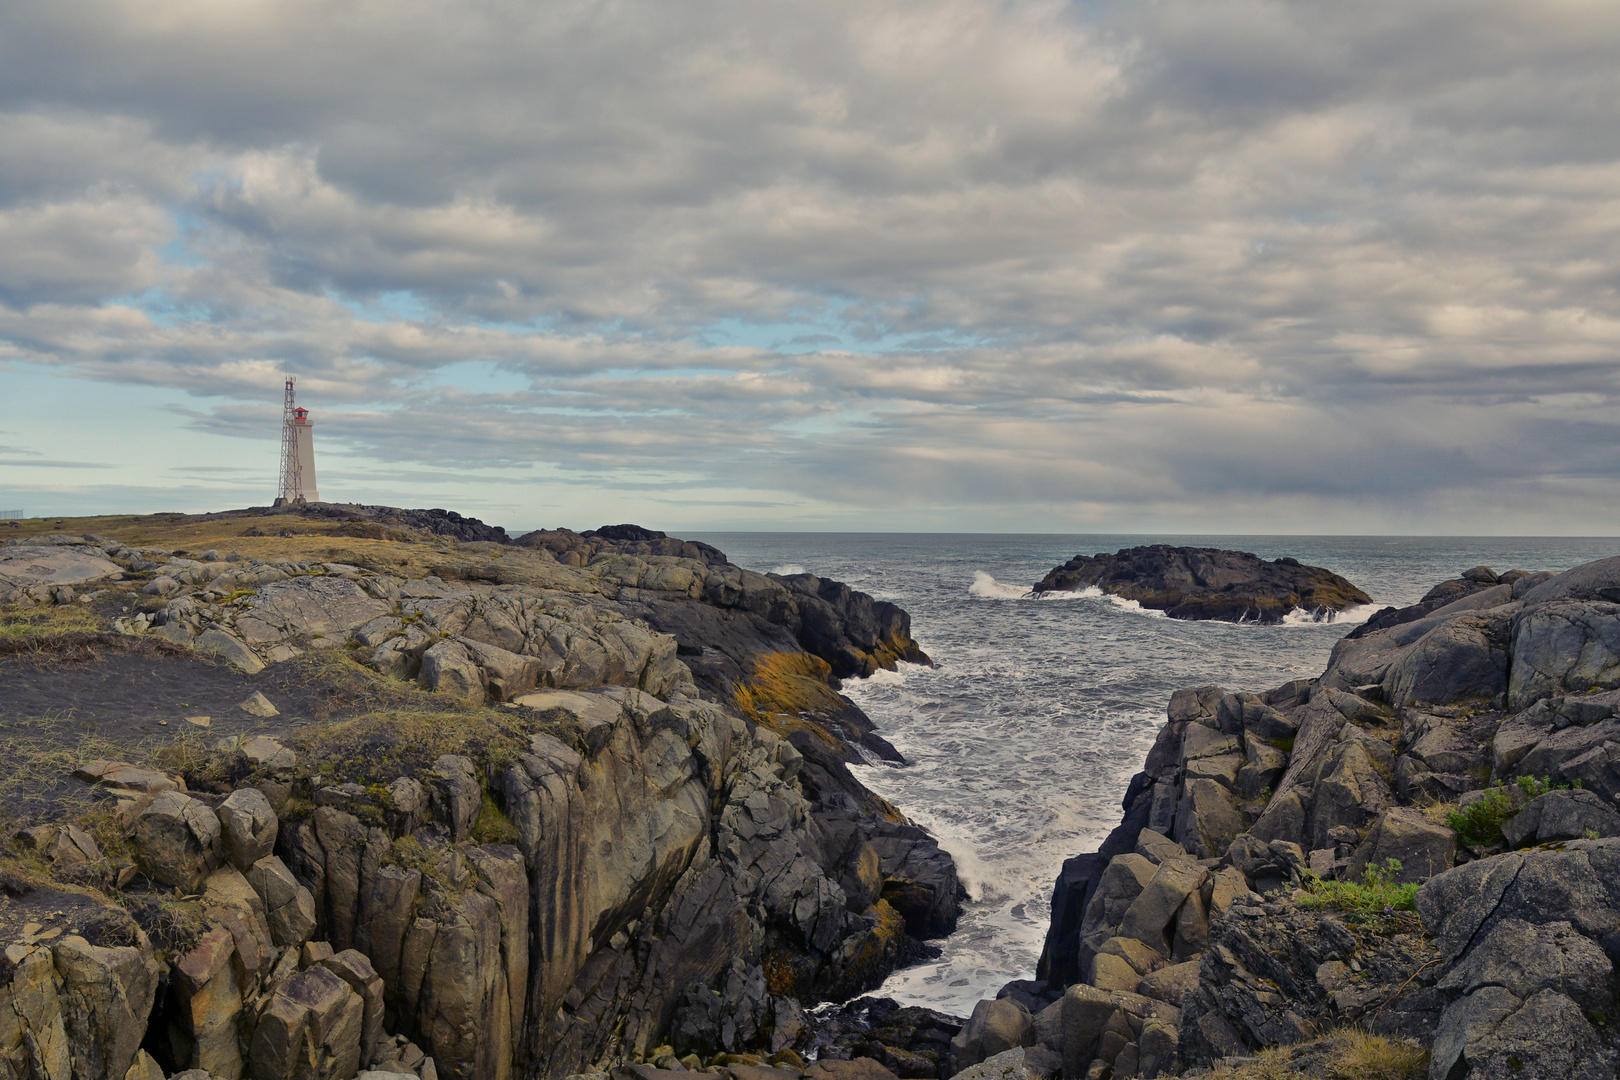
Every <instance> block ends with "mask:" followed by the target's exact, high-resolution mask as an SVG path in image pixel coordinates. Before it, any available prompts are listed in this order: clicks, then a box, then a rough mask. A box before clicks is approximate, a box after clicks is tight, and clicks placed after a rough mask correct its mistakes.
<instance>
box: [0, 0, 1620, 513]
mask: <svg viewBox="0 0 1620 1080" xmlns="http://www.w3.org/2000/svg"><path fill="white" fill-rule="evenodd" d="M1617 45H1620V15H1616V13H1614V12H1612V11H1609V10H1607V9H1603V8H1601V6H1600V5H1599V6H1593V5H1560V6H1555V7H1546V6H1542V7H1539V8H1526V7H1524V6H1523V5H1515V4H1510V3H1507V2H1506V0H1483V2H1481V0H1471V2H1464V0H1423V2H1420V3H1411V2H1404V3H1398V2H1396V0H1373V2H1371V3H1367V4H1359V5H1344V4H1332V3H1328V2H1325V0H1289V2H1260V0H1212V2H1211V0H1166V2H1164V3H1157V4H1151V5H1143V4H1139V3H1122V2H1120V3H1115V2H1106V3H1098V4H1092V5H1086V6H1083V7H1082V6H1070V5H1064V4H1058V3H1040V2H1031V3H1023V2H1018V3H999V2H991V0H947V2H945V3H938V4H926V5H925V4H916V3H908V2H899V0H883V2H878V3H854V2H853V0H851V2H847V3H846V2H827V3H819V4H801V3H773V4H741V3H696V2H695V0H694V2H681V0H675V2H667V3H652V2H631V3H625V4H602V3H593V2H588V0H571V2H568V3H560V4H550V5H541V6H538V7H534V6H528V7H525V6H523V5H510V4H504V3H496V2H493V0H491V2H487V3H475V4H461V5H448V4H443V3H440V2H437V0H410V2H409V3H407V4H405V5H403V6H393V7H390V8H388V9H386V10H385V9H382V8H376V7H372V6H370V5H366V4H358V5H356V4H338V3H336V2H328V0H310V2H308V3H304V4H299V5H270V6H250V7H242V6H236V7H230V6H226V7H215V8H206V7H204V8H197V7H195V6H194V5H186V4H181V3H179V2H178V0H156V2H153V3H146V4H134V3H130V2H127V0H62V2H60V3H56V4H51V5H33V6H26V5H23V6H16V5H14V6H13V7H11V8H8V9H7V10H6V11H5V12H4V13H0V359H6V360H10V361H14V362H27V363H34V364H41V365H51V366H54V367H55V368H56V369H57V370H59V371H61V372H62V373H63V375H64V377H77V378H93V379H97V380H102V381H122V382H128V383H132V384H140V385H146V386H169V387H173V388H175V389H176V391H178V392H181V393H184V394H190V395H195V396H197V397H199V398H207V399H209V401H208V403H207V404H204V405H197V406H195V407H194V406H193V404H190V403H188V404H179V405H176V406H175V408H176V409H177V410H178V411H179V412H180V414H181V415H182V416H183V417H184V422H185V423H186V424H188V425H190V426H191V427H193V428H195V429H197V430H201V431H205V432H209V433H213V434H218V435H225V436H232V437H240V438H264V432H265V429H266V427H267V426H273V424H274V419H275V415H276V409H277V408H278V403H279V378H280V374H281V372H283V371H284V370H288V369H295V370H297V371H298V373H299V374H300V379H301V382H300V386H301V388H302V389H303V392H304V393H305V395H306V399H307V400H308V401H309V402H310V403H312V404H314V405H315V406H316V407H317V415H318V421H319V423H320V429H319V430H320V431H321V432H322V434H321V436H320V437H321V438H322V439H323V440H330V444H331V445H332V446H334V447H339V448H342V449H343V450H344V451H345V452H346V453H348V454H351V455H353V456H354V457H355V459H356V460H370V461H377V462H387V463H389V464H391V465H393V464H395V463H402V464H404V465H407V466H408V468H410V469H417V468H421V469H431V468H433V467H435V466H437V467H439V468H443V469H446V470H447V471H448V472H452V473H455V474H456V475H462V474H463V473H465V474H466V475H479V476H484V477H485V478H484V479H483V480H481V481H479V482H484V483H490V484H492V485H497V486H498V484H497V481H496V480H495V479H494V476H495V472H488V473H485V472H481V471H480V470H481V469H487V470H495V471H496V472H498V471H499V470H503V469H504V470H514V472H513V475H517V471H519V470H526V469H528V468H529V467H531V466H536V467H543V468H542V469H541V471H543V472H546V474H547V478H546V479H545V481H544V482H546V483H552V484H557V483H563V482H564V480H563V479H562V478H560V477H559V476H558V474H557V470H559V469H561V470H568V471H571V474H572V476H573V477H580V476H585V477H589V478H590V482H591V483H597V484H602V485H604V486H606V487H609V488H613V489H615V490H621V491H643V490H647V488H648V483H647V480H646V477H647V476H649V475H655V476H657V477H658V478H659V480H658V483H667V484H671V485H679V486H681V488H682V490H686V489H689V488H692V487H696V486H702V485H705V484H707V485H711V486H713V487H714V488H715V489H716V490H733V489H734V495H735V497H734V498H731V499H730V500H729V503H728V499H727V498H725V497H721V496H715V495H713V493H710V494H709V495H705V496H704V497H705V498H710V499H712V501H711V502H710V503H708V504H707V505H713V506H720V505H727V504H735V505H737V506H739V507H740V506H744V505H755V504H757V505H760V506H767V505H778V504H781V505H799V503H800V502H802V501H803V500H819V501H820V503H821V504H822V505H824V506H826V507H840V506H841V507H844V508H846V509H848V510H849V511H850V512H861V508H886V507H890V506H893V505H897V504H904V505H908V506H913V507H919V508H924V509H927V508H933V509H929V510H928V512H929V513H934V512H936V511H937V512H939V513H947V512H949V511H948V509H939V508H951V507H955V508H968V507H973V506H980V505H996V506H1011V505H1015V504H1016V505H1021V506H1024V507H1026V512H1027V514H1028V515H1030V517H1029V520H1031V521H1035V520H1039V519H1040V516H1041V515H1043V514H1046V513H1049V512H1051V511H1050V510H1049V507H1050V506H1051V505H1052V504H1053V503H1054V502H1057V503H1063V504H1065V505H1068V506H1073V507H1078V508H1079V509H1077V510H1074V511H1072V512H1073V513H1076V514H1080V515H1082V516H1084V515H1091V516H1092V518H1093V519H1095V520H1106V519H1107V518H1108V515H1110V514H1112V515H1115V516H1116V517H1117V516H1118V515H1130V514H1136V513H1138V512H1139V511H1141V510H1142V508H1143V507H1155V508H1164V507H1174V506H1178V505H1179V506H1181V507H1184V508H1186V509H1187V512H1189V513H1194V512H1197V510H1198V508H1200V507H1204V508H1214V507H1218V508H1220V512H1221V513H1241V512H1250V511H1254V510H1256V509H1257V508H1258V509H1260V510H1263V511H1264V512H1265V513H1267V514H1271V515H1273V518H1275V516H1276V515H1279V514H1280V515H1283V516H1286V514H1287V510H1286V508H1287V507H1290V506H1293V507H1297V508H1300V509H1299V520H1300V521H1302V522H1304V521H1314V520H1317V519H1318V517H1319V515H1320V514H1321V512H1322V510H1323V507H1324V506H1331V505H1332V504H1334V503H1335V502H1337V503H1339V504H1342V505H1344V506H1356V507H1361V508H1365V507H1366V506H1369V505H1372V506H1383V507H1389V508H1392V509H1391V510H1390V512H1391V513H1398V514H1410V513H1419V512H1432V513H1435V514H1441V513H1447V512H1450V511H1451V510H1452V509H1454V508H1455V507H1457V506H1459V505H1466V504H1467V503H1468V502H1469V500H1470V499H1473V498H1474V496H1475V495H1477V494H1478V493H1481V492H1491V491H1500V492H1512V493H1513V496H1514V497H1515V498H1519V499H1523V500H1526V501H1527V504H1528V503H1534V504H1535V505H1537V506H1538V507H1541V508H1542V509H1543V510H1545V508H1546V507H1547V506H1556V505H1566V506H1569V507H1572V508H1575V509H1579V510H1580V511H1581V512H1583V513H1584V512H1586V509H1585V507H1584V506H1580V505H1578V504H1577V502H1576V501H1575V500H1577V499H1580V500H1584V499H1586V498H1587V497H1588V495H1587V494H1586V492H1587V489H1586V488H1581V487H1580V484H1585V483H1599V482H1601V481H1603V480H1605V479H1612V478H1613V477H1614V476H1615V474H1616V472H1617V471H1620V467H1617V465H1616V463H1615V462H1614V459H1613V455H1612V453H1611V451H1612V448H1613V444H1614V440H1615V431H1614V425H1613V424H1612V423H1611V422H1610V421H1609V418H1608V417H1609V415H1610V413H1611V412H1612V409H1613V407H1614V405H1615V404H1616V401H1617V399H1620V386H1617V371H1620V365H1617V364H1616V360H1615V358H1616V355H1617V350H1620V312H1617V310H1616V306H1617V304H1616V301H1617V298H1620V263H1617V262H1616V259H1615V255H1614V253H1615V251H1616V250H1620V194H1617V192H1620V128H1616V126H1615V125H1614V124H1613V121H1612V102H1613V101H1614V100H1616V99H1617V98H1620V73H1617V71H1616V69H1615V68H1614V65H1613V63H1612V58H1613V56H1614V55H1615V51H1616V46H1617ZM398 294H406V295H405V298H404V299H403V300H401V299H399V295H398ZM131 297H135V298H137V299H134V300H130V299H129V298H131ZM390 297H393V298H394V299H392V300H391V299H390ZM120 298H123V299H122V300H121V299H120ZM399 305H403V306H399ZM143 309H149V310H143ZM153 312H155V313H156V317H153V315H152V313H153ZM736 326H743V327H749V328H755V329H757V330H758V332H759V333H760V334H762V335H766V336H768V337H770V338H771V339H772V340H775V341H779V342H781V343H783V346H784V347H786V348H790V349H794V350H801V349H804V348H819V349H823V350H825V351H821V352H797V351H796V352H795V353H794V354H791V355H788V354H783V353H780V352H778V351H776V350H775V349H772V348H750V347H738V346H728V345H725V344H724V342H726V341H728V340H731V337H730V334H731V332H732V330H733V329H734V328H735V327H736ZM896 342H900V343H901V344H900V345H898V346H896V345H895V343H896ZM844 345H847V346H848V347H850V349H853V350H858V351H847V350H846V349H844V348H842V347H841V346H844ZM859 350H865V351H859ZM468 362H479V363H483V364H489V365H495V366H496V367H497V368H498V369H499V370H500V371H501V372H503V373H505V375H506V376H507V377H509V378H510V379H512V380H514V382H515V385H517V386H520V387H521V388H520V389H507V390H503V391H502V392H500V393H479V392H474V391H472V390H467V389H458V388H456V387H455V386H451V387H443V386H439V385H437V382H438V380H439V379H440V378H441V377H448V378H453V377H454V376H446V375H445V374H444V373H445V371H446V369H451V368H453V367H454V365H458V364H464V363H468ZM220 399H223V403H221V401H220ZM355 475H356V476H361V475H363V470H357V471H356V473H355ZM524 475H527V474H524ZM1577 481H1578V482H1579V483H1577ZM1538 484H1539V485H1542V486H1543V487H1544V488H1545V489H1546V491H1545V493H1544V494H1545V498H1546V499H1552V500H1553V501H1552V502H1551V503H1548V502H1545V501H1544V500H1543V497H1542V495H1540V494H1538V493H1537V492H1538V488H1537V485H1538ZM1569 484H1574V485H1575V486H1574V487H1568V488H1565V487H1560V485H1569ZM656 486H657V485H656V484H654V485H653V488H654V489H656ZM323 488H324V485H323ZM1577 488H1579V492H1580V493H1579V495H1578V496H1577V495H1576V494H1569V495H1567V496H1564V495H1558V494H1557V493H1558V492H1559V491H1564V490H1568V491H1570V492H1575V491H1576V490H1577ZM772 492H780V493H784V498H782V499H773V498H771V497H768V495H761V493H772ZM1460 493H1473V494H1469V495H1468V497H1467V498H1463V494H1460ZM786 496H791V497H786ZM694 497H696V496H694ZM1560 498H1565V499H1566V500H1567V501H1566V502H1565V503H1563V504H1560V503H1558V499H1560ZM795 500H798V501H797V502H796V501H795ZM1459 500H1461V501H1460V502H1459ZM1423 506H1427V507H1430V508H1432V511H1422V510H1421V509H1419V510H1414V509H1413V508H1414V507H1419V508H1421V507H1423ZM1279 508H1282V509H1279ZM918 512H919V513H921V512H922V510H919V511H918ZM964 512H965V511H964ZM1063 512H1064V513H1069V512H1070V511H1069V510H1064V511H1063ZM1159 512H1160V510H1158V509H1155V510H1153V513H1159ZM918 520H922V519H920V518H919V519H918ZM1144 520H1145V519H1144ZM1268 520H1269V519H1268ZM1391 520H1393V519H1391Z"/></svg>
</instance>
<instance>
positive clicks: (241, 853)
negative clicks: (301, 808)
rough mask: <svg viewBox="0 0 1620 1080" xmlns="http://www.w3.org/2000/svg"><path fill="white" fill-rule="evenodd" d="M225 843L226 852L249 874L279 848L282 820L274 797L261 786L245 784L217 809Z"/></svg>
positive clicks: (237, 865)
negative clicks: (268, 796) (277, 840)
mask: <svg viewBox="0 0 1620 1080" xmlns="http://www.w3.org/2000/svg"><path fill="white" fill-rule="evenodd" d="M215 814H217V815H218V817H219V824H220V829H221V832H222V835H223V839H224V842H225V854H226V856H227V857H228V858H229V859H230V860H231V862H232V863H233V864H234V865H235V866H236V868H237V869H238V870H241V871H242V872H243V873H246V872H247V871H248V870H250V869H252V868H253V864H254V863H256V862H258V861H259V860H260V859H262V858H264V857H265V856H266V855H269V854H270V853H271V852H272V851H274V850H275V847H276V832H277V830H278V829H279V828H280V822H279V821H278V820H277V818H276V812H275V809H274V808H273V807H271V805H270V800H269V799H267V798H265V797H264V793H263V792H261V791H260V790H259V789H258V788H251V787H244V788H238V789H237V790H235V791H233V792H231V794H230V797H229V798H227V799H226V800H225V801H224V802H223V803H221V804H220V805H219V808H218V809H217V810H216V811H215Z"/></svg>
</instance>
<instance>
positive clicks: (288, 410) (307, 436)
mask: <svg viewBox="0 0 1620 1080" xmlns="http://www.w3.org/2000/svg"><path fill="white" fill-rule="evenodd" d="M320 501H321V496H320V493H319V492H318V491H316V489H315V425H314V424H313V423H311V422H310V419H309V410H308V409H301V408H299V407H298V403H297V402H296V401H294V400H293V378H292V376H290V375H289V376H288V377H287V397H286V402H285V404H284V405H283V406H282V410H281V485H280V490H279V491H278V492H277V494H276V505H277V506H286V505H288V504H290V503H304V502H320Z"/></svg>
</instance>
